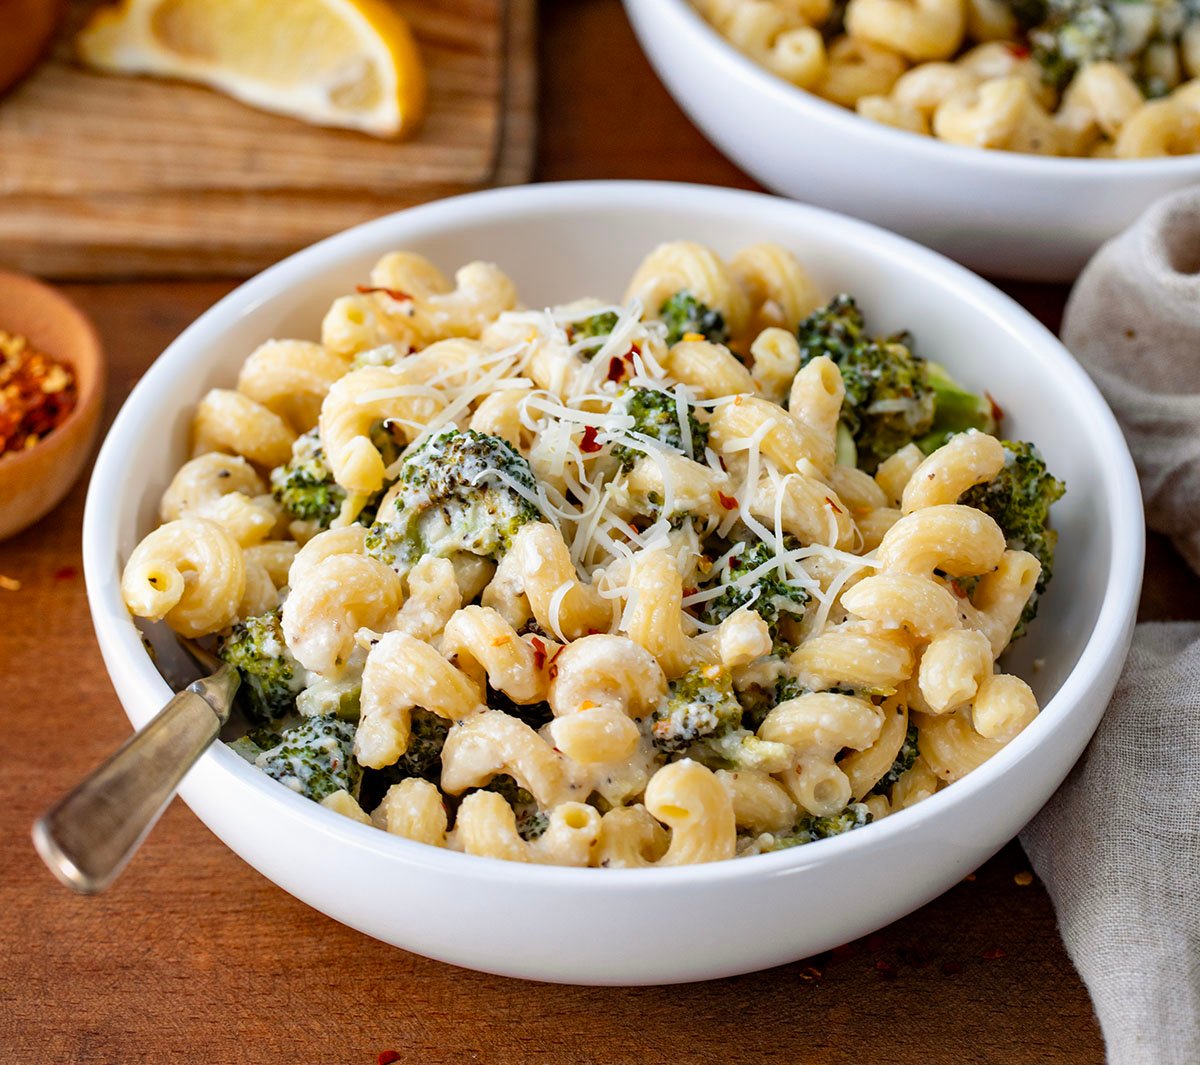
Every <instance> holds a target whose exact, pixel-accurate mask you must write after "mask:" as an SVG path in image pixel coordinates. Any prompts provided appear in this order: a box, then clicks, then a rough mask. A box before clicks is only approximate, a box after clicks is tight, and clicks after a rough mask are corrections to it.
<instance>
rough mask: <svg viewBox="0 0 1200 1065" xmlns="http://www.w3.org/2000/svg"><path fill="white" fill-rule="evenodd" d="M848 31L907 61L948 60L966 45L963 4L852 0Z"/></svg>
mask: <svg viewBox="0 0 1200 1065" xmlns="http://www.w3.org/2000/svg"><path fill="white" fill-rule="evenodd" d="M846 31H847V32H848V33H849V34H850V36H851V38H857V39H858V40H861V41H867V42H868V43H871V44H876V45H880V46H882V47H885V48H893V49H895V50H896V51H897V52H899V53H900V54H901V55H903V56H905V57H906V58H908V59H912V60H917V61H920V60H925V59H948V58H949V57H950V56H952V55H953V54H954V53H955V52H957V51H958V48H959V46H960V45H961V44H962V42H963V34H964V32H965V31H966V10H965V5H964V4H963V0H850V3H849V4H848V5H847V6H846Z"/></svg>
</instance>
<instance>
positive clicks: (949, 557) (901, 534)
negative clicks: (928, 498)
mask: <svg viewBox="0 0 1200 1065" xmlns="http://www.w3.org/2000/svg"><path fill="white" fill-rule="evenodd" d="M1004 551H1005V543H1004V533H1003V532H1001V530H1000V526H998V525H997V524H996V523H995V521H993V520H992V518H990V517H989V516H988V515H986V514H984V513H983V512H982V511H978V510H975V509H974V508H973V507H964V506H961V505H959V504H957V503H945V504H940V505H938V506H933V507H924V508H923V509H921V510H916V511H913V513H911V514H908V515H905V516H904V517H903V518H901V519H900V520H899V521H898V522H896V524H895V525H893V526H892V527H891V528H890V529H889V530H888V531H887V534H886V535H885V536H884V538H883V542H882V543H880V545H879V550H878V551H877V552H876V554H875V559H876V561H877V562H878V564H879V566H880V568H881V569H891V570H895V571H897V572H898V573H914V574H922V575H925V576H928V575H931V574H932V573H933V571H934V570H941V571H942V572H943V573H948V574H949V575H950V576H952V577H973V576H976V575H977V574H980V573H987V572H988V570H991V569H995V568H996V566H997V565H999V563H1000V559H1001V558H1002V557H1003V556H1004Z"/></svg>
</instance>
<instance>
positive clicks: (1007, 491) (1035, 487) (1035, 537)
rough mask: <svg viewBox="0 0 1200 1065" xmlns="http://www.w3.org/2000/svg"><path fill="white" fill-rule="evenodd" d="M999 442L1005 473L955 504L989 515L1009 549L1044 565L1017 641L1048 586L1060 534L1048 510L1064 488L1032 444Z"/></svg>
mask: <svg viewBox="0 0 1200 1065" xmlns="http://www.w3.org/2000/svg"><path fill="white" fill-rule="evenodd" d="M1001 442H1002V443H1003V445H1004V450H1005V456H1004V466H1003V468H1002V469H1001V470H1000V472H999V473H998V474H996V476H995V477H994V478H993V479H992V480H991V481H989V482H988V483H987V484H980V485H976V486H975V487H974V488H970V489H968V490H967V491H966V492H964V493H963V495H962V497H961V498H960V499H959V502H960V503H962V504H964V505H965V506H968V507H977V508H978V509H979V510H982V511H983V512H984V513H985V514H988V515H990V516H991V517H992V518H993V519H994V520H995V522H996V524H997V525H999V526H1000V528H1001V529H1002V530H1003V531H1004V538H1005V540H1007V542H1008V546H1009V547H1010V548H1011V549H1012V550H1014V551H1028V552H1029V553H1030V554H1031V555H1033V556H1034V557H1035V558H1036V559H1037V560H1038V561H1039V562H1040V563H1041V564H1042V572H1041V574H1040V575H1039V577H1038V580H1037V585H1036V587H1035V588H1034V590H1033V595H1031V596H1030V597H1029V602H1028V603H1027V604H1026V605H1025V612H1024V613H1023V614H1022V615H1021V620H1020V622H1019V623H1018V624H1017V628H1016V631H1015V632H1014V633H1013V638H1014V639H1016V638H1017V637H1018V636H1022V635H1024V633H1025V629H1026V627H1027V626H1028V624H1029V622H1031V621H1032V620H1033V619H1034V618H1035V617H1036V616H1037V603H1038V597H1039V596H1040V595H1041V594H1042V592H1044V591H1045V590H1046V585H1047V584H1048V583H1049V582H1050V577H1051V574H1052V570H1053V567H1054V546H1055V544H1056V543H1057V541H1058V533H1057V532H1055V531H1054V530H1053V529H1052V528H1050V507H1051V506H1052V505H1053V504H1054V503H1055V501H1056V500H1058V499H1061V498H1062V495H1063V493H1064V492H1065V491H1066V490H1067V489H1066V485H1064V484H1063V483H1062V481H1060V480H1058V479H1057V478H1056V477H1054V476H1053V475H1051V473H1050V471H1049V470H1047V469H1046V463H1045V460H1043V458H1042V456H1041V454H1040V452H1039V451H1038V449H1037V448H1036V447H1034V445H1033V444H1029V443H1022V442H1014V441H1011V440H1004V441H1001Z"/></svg>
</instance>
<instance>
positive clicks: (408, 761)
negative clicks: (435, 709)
mask: <svg viewBox="0 0 1200 1065" xmlns="http://www.w3.org/2000/svg"><path fill="white" fill-rule="evenodd" d="M449 731H450V722H449V721H447V720H446V719H445V718H443V717H439V716H438V715H437V714H434V713H431V712H429V711H427V710H414V711H413V712H412V722H411V731H410V733H409V737H408V749H407V750H406V751H405V752H404V753H403V754H402V755H401V756H400V757H399V759H397V760H396V761H395V762H394V763H393V764H392V765H389V766H384V767H383V768H382V769H364V770H363V771H362V783H361V784H360V785H359V793H360V794H359V801H360V802H361V804H362V806H363V808H364V809H368V810H369V809H372V808H373V807H375V806H378V805H379V803H380V802H382V801H383V797H384V796H385V795H386V794H387V792H388V789H389V788H390V787H391V786H392V785H393V784H399V783H400V781H402V780H407V779H408V778H409V777H420V778H421V779H423V780H429V781H432V782H433V783H435V784H436V783H437V782H438V780H439V779H440V778H441V775H442V747H443V746H444V745H445V743H446V734H447V733H448V732H449Z"/></svg>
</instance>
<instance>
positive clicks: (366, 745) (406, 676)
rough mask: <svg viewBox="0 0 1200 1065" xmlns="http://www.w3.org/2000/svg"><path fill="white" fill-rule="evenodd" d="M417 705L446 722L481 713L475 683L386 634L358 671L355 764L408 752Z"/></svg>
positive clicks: (374, 764)
mask: <svg viewBox="0 0 1200 1065" xmlns="http://www.w3.org/2000/svg"><path fill="white" fill-rule="evenodd" d="M290 601H291V600H290V599H289V602H290ZM284 610H285V612H286V610H287V605H286V604H285V605H284ZM285 631H286V613H285ZM289 645H290V641H289ZM417 707H420V708H421V709H423V710H428V711H430V712H431V713H434V714H437V715H438V716H439V717H444V718H446V719H447V720H449V721H460V720H462V719H463V718H467V717H470V716H471V715H473V714H481V713H483V711H484V710H485V707H484V704H483V693H482V692H481V691H480V690H479V687H478V686H477V685H476V684H475V682H474V681H472V680H471V679H470V678H469V677H468V676H467V675H466V674H465V673H462V672H460V671H459V670H457V669H455V668H454V667H453V666H452V665H451V664H450V663H449V662H447V661H446V659H445V658H443V657H442V656H441V655H440V654H438V652H437V651H436V650H434V648H433V647H431V646H430V645H429V644H427V643H424V642H423V641H421V640H418V639H415V638H414V637H412V636H409V635H408V633H406V632H389V633H386V634H385V635H384V636H383V637H382V638H381V639H380V640H379V642H378V643H376V644H375V645H374V646H373V647H372V648H371V649H370V651H369V652H368V653H367V664H366V667H365V668H364V669H363V678H362V716H361V718H360V720H359V724H358V731H357V732H356V733H355V736H354V756H355V757H356V758H357V759H358V761H359V764H361V765H365V766H370V767H371V768H372V769H382V768H383V767H384V766H389V765H391V764H392V763H393V762H395V761H396V759H397V758H399V757H400V756H401V755H402V754H403V753H404V752H405V751H406V750H407V749H408V739H409V735H410V732H411V729H412V712H413V710H414V709H415V708H417ZM447 742H449V741H447ZM443 786H444V785H443ZM447 790H449V789H447Z"/></svg>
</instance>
